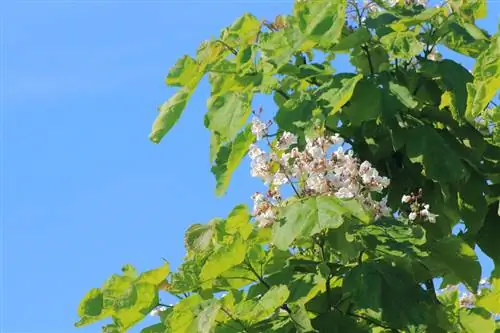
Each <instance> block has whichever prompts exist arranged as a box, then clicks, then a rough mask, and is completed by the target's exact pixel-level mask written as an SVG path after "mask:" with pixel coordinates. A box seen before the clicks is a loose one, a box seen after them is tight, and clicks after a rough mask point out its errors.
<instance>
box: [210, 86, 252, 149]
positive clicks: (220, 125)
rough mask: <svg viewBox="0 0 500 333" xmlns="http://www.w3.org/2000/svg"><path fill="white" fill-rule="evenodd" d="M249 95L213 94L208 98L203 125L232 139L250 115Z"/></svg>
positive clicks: (232, 93) (227, 138)
mask: <svg viewBox="0 0 500 333" xmlns="http://www.w3.org/2000/svg"><path fill="white" fill-rule="evenodd" d="M250 104H251V95H249V94H247V93H234V92H228V93H226V94H224V95H217V96H213V97H211V98H210V99H209V100H208V112H207V114H206V115H205V126H206V127H207V128H209V129H210V130H211V131H213V132H217V133H218V134H219V135H222V137H224V138H225V139H226V140H229V141H231V140H233V139H234V138H235V137H236V135H237V134H238V132H239V131H240V130H241V127H242V126H243V125H244V124H245V122H246V121H247V119H248V116H249V115H250V112H251V111H252V109H251V105H250Z"/></svg>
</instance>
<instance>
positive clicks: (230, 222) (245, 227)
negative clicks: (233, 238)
mask: <svg viewBox="0 0 500 333" xmlns="http://www.w3.org/2000/svg"><path fill="white" fill-rule="evenodd" d="M224 230H225V232H227V233H228V234H231V235H234V234H237V233H239V234H240V235H241V236H242V237H243V239H247V238H248V236H250V233H251V232H252V230H253V226H252V224H250V212H249V211H248V207H247V205H238V206H236V207H234V208H233V210H232V211H231V213H230V214H229V216H228V217H227V220H226V224H225V228H224Z"/></svg>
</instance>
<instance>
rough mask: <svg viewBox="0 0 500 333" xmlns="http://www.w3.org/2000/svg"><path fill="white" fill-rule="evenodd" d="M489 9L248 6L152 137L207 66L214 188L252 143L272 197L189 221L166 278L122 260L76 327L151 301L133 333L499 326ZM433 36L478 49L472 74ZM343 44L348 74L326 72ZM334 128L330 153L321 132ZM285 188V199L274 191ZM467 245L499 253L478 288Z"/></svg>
mask: <svg viewBox="0 0 500 333" xmlns="http://www.w3.org/2000/svg"><path fill="white" fill-rule="evenodd" d="M485 16H486V1H485V0H450V1H448V3H445V4H443V5H441V6H436V7H431V6H426V4H425V3H424V2H423V1H405V0H397V1H393V2H392V3H388V2H384V1H383V0H375V1H374V2H372V3H365V4H359V3H354V2H346V1H345V0H324V1H314V0H310V1H296V3H295V4H294V7H293V11H292V14H290V15H287V16H278V17H276V19H275V20H274V21H272V22H269V21H259V20H258V19H257V18H256V17H254V16H253V15H251V14H244V15H243V16H242V17H240V18H238V19H237V20H236V21H235V22H234V23H233V24H232V25H231V26H229V27H227V28H226V29H224V30H223V31H222V33H221V35H220V37H219V38H214V39H211V40H208V41H206V42H204V43H202V44H201V46H200V47H199V49H198V51H197V53H196V55H195V56H194V57H190V56H187V55H186V56H184V57H182V58H181V59H180V60H179V61H178V62H177V63H176V64H175V66H174V67H173V68H172V69H171V70H170V72H169V73H168V76H167V79H166V83H167V84H168V85H169V86H172V87H178V88H179V89H178V91H177V92H176V93H175V94H174V95H173V96H172V97H171V98H170V99H169V100H168V101H167V102H166V103H165V104H164V105H163V106H161V107H160V109H159V112H160V113H159V115H158V118H157V119H156V121H155V123H154V125H153V130H152V132H151V135H150V139H151V140H152V141H153V142H155V143H158V142H160V140H161V139H162V137H163V136H164V135H165V134H166V133H167V132H168V131H170V130H171V128H172V127H173V125H175V123H176V122H177V121H178V119H179V118H180V117H181V115H182V113H183V111H184V109H185V107H186V105H187V103H188V102H189V99H190V97H191V96H192V94H193V93H194V90H195V88H196V86H197V85H198V83H199V82H200V80H201V79H202V78H203V77H204V76H208V80H209V82H210V85H211V96H210V98H209V100H208V103H207V107H208V111H207V113H206V114H205V117H204V123H205V126H206V127H207V129H209V130H210V132H211V141H210V159H211V162H212V163H213V166H212V172H213V174H214V176H215V180H216V193H217V194H218V195H222V194H224V193H225V191H226V190H227V188H228V186H229V184H230V179H231V176H232V174H233V172H234V170H235V169H236V168H237V167H238V165H239V164H240V162H241V161H242V159H243V158H244V156H245V155H247V153H248V154H249V155H251V156H250V157H251V158H252V174H253V175H254V176H258V177H262V178H263V180H264V182H265V183H266V185H268V186H269V191H268V192H267V193H266V194H265V195H262V194H256V195H254V201H255V207H254V210H253V211H250V210H249V208H247V206H245V205H239V206H237V207H235V208H234V209H233V211H232V212H231V213H230V214H229V215H228V216H227V217H226V218H216V219H213V220H211V221H210V222H209V223H208V224H206V225H202V224H196V225H193V226H191V227H190V228H189V229H188V231H187V232H186V236H185V246H186V250H187V255H186V257H185V258H184V262H183V263H182V264H181V265H180V267H178V269H177V270H176V271H175V272H170V270H169V268H168V265H164V266H162V267H160V268H158V269H156V270H153V271H149V272H145V273H143V274H141V275H138V274H137V273H136V272H135V270H134V269H133V268H132V267H131V266H129V265H127V266H125V267H124V268H123V275H113V276H112V277H111V278H110V279H109V280H108V281H107V282H106V283H105V284H104V285H103V286H102V287H101V288H95V289H92V290H91V291H90V292H89V293H88V294H87V295H86V296H85V297H84V299H83V300H82V301H81V304H80V307H79V309H78V315H79V316H80V321H79V322H78V323H77V324H76V325H77V326H83V325H86V324H90V323H92V322H95V321H98V320H101V319H104V318H108V317H111V318H112V320H113V323H112V324H109V325H107V326H105V327H103V332H125V331H127V330H128V329H129V328H130V327H131V326H133V325H134V324H136V323H137V322H139V321H140V320H141V319H142V318H143V317H144V316H146V315H147V314H148V313H150V312H151V311H153V312H152V313H153V314H157V315H158V316H159V319H160V322H159V323H158V324H155V325H153V326H150V327H148V328H145V329H144V330H143V331H142V332H143V333H162V332H175V333H183V332H186V333H187V332H207V333H208V332H216V333H229V332H283V333H284V332H433V333H434V332H436V333H439V332H481V333H482V332H485V333H486V332H494V331H495V330H497V331H499V330H500V325H499V323H498V322H495V318H496V317H495V314H498V313H500V306H499V304H500V273H499V272H500V246H499V245H498V243H497V240H496V237H498V236H497V235H498V234H499V232H500V216H499V214H500V207H499V198H500V134H499V133H500V132H499V131H500V130H499V128H500V127H499V122H500V112H498V107H497V106H495V104H494V103H493V99H494V98H495V95H497V94H498V90H499V88H500V33H498V32H497V33H496V34H495V35H493V36H490V35H489V34H488V33H486V32H485V31H484V30H482V29H480V28H479V27H478V26H477V25H476V24H475V20H476V19H480V18H483V17H485ZM438 46H439V47H446V48H448V49H451V50H453V51H455V52H458V53H460V54H463V55H466V56H469V57H472V58H474V59H475V61H476V62H475V65H474V68H473V70H472V72H469V71H468V70H467V69H466V68H464V67H463V66H462V65H460V64H459V63H457V62H455V61H453V60H451V59H442V55H440V54H439V53H438V52H437V47H438ZM342 53H347V54H349V57H350V62H351V64H352V65H353V66H354V67H355V69H356V73H337V72H336V71H335V69H334V67H333V64H332V60H334V59H335V57H336V56H337V55H338V54H342ZM257 94H264V95H270V96H272V98H273V100H274V102H275V105H276V113H275V114H274V122H273V124H272V126H271V124H270V123H267V122H264V121H262V120H260V119H259V117H261V116H262V114H261V113H257V112H254V114H255V117H256V118H255V119H254V120H253V122H252V123H249V117H250V115H251V114H252V101H253V98H254V96H256V95H257ZM271 129H275V130H276V133H272V134H271V133H270V130H271ZM325 138H326V139H325ZM329 138H330V139H329ZM331 138H336V139H331ZM340 138H343V139H344V140H345V142H344V143H342V146H341V148H340V149H339V150H337V151H336V152H334V153H331V154H330V153H328V154H329V155H327V151H326V148H324V143H325V142H326V141H324V140H331V142H330V143H329V144H333V145H337V146H339V145H341V143H340V141H335V140H337V139H338V140H340ZM256 140H257V141H256ZM259 140H261V141H259ZM321 140H323V141H321ZM262 141H264V142H265V143H266V144H267V146H268V147H269V148H270V149H271V152H269V153H264V152H263V151H261V150H260V148H257V146H255V143H256V142H262ZM320 142H323V143H320ZM284 143H285V144H284ZM318 149H319V153H318ZM348 151H349V152H348ZM287 154H288V155H287ZM345 156H350V157H349V158H352V160H348V158H347V157H345ZM264 157H265V158H264ZM285 157H286V158H285ZM341 158H344V160H343V161H346V162H345V163H344V162H342V163H344V164H339V163H341V162H340V161H341ZM301 159H303V160H301ZM280 161H285V162H280ZM289 161H292V162H289ZM296 161H299V162H300V161H302V162H303V163H305V164H304V165H306V164H307V167H309V168H313V169H314V168H316V167H318V165H320V164H321V163H326V164H327V166H324V165H323V166H321V165H320V166H319V167H321V168H325V169H321V170H326V171H321V172H318V171H317V170H316V169H314V170H316V171H314V170H313V171H314V172H313V171H308V172H296V171H293V170H295V169H294V168H296V167H297V164H296V163H298V162H296ZM319 161H322V162H321V163H320V164H318V165H316V164H314V163H316V162H318V163H319ZM361 161H365V162H363V163H361ZM302 162H301V163H302ZM281 163H282V164H281ZM313 164H314V165H313ZM300 167H304V166H300ZM300 167H298V168H299V169H300ZM311 170H312V169H311ZM347 171H349V172H350V175H351V176H352V178H350V180H349V182H347V183H346V182H345V180H339V179H337V180H335V181H334V180H333V179H336V178H335V176H336V175H337V176H338V175H342V177H344V176H345V172H347ZM292 173H293V174H292ZM379 173H380V176H379ZM330 175H331V176H332V178H328V181H327V180H325V179H326V177H330ZM314 177H316V178H314ZM318 177H319V178H318ZM387 179H390V184H389V182H388V180H387ZM336 181H338V182H337V183H335V182H336ZM374 182H375V183H377V182H378V183H377V184H378V185H380V186H378V185H377V184H375V183H374ZM278 183H279V184H278ZM284 184H288V185H290V186H291V187H292V188H293V190H294V193H295V195H293V196H291V197H289V198H286V199H282V198H281V195H280V192H279V189H278V187H279V186H281V185H284ZM356 184H357V185H356ZM360 184H361V185H360ZM375 185H377V186H375ZM353 186H354V187H353ZM370 186H371V187H370ZM353 188H355V189H353ZM349 193H350V194H349ZM351 194H352V195H351ZM429 209H431V210H432V212H433V213H431V212H430V211H429ZM459 224H463V225H464V228H463V231H461V232H459V233H456V232H454V230H455V229H454V227H456V226H457V225H459ZM476 246H478V247H479V248H481V249H482V250H483V251H484V252H485V253H486V254H487V255H488V256H489V257H490V258H491V259H493V261H494V262H495V266H496V269H495V271H494V272H493V274H492V276H491V278H489V279H488V280H487V281H483V280H482V279H481V267H480V265H479V262H478V258H477V256H476V253H475V251H474V249H475V247H476ZM436 278H442V288H443V289H442V290H435V288H434V281H435V279H436ZM457 285H459V286H460V288H457V287H456V286H457ZM464 290H466V291H465V292H464ZM160 291H165V292H168V293H170V294H172V295H175V296H176V297H177V298H179V302H178V303H177V304H175V305H164V304H161V303H160V301H159V297H160V294H159V293H160Z"/></svg>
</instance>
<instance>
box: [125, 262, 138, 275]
mask: <svg viewBox="0 0 500 333" xmlns="http://www.w3.org/2000/svg"><path fill="white" fill-rule="evenodd" d="M122 272H123V275H125V276H128V277H131V278H133V279H135V278H137V271H136V270H135V268H134V266H132V265H130V264H127V265H124V266H123V267H122Z"/></svg>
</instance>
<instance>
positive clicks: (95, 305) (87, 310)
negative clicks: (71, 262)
mask: <svg viewBox="0 0 500 333" xmlns="http://www.w3.org/2000/svg"><path fill="white" fill-rule="evenodd" d="M102 310H103V295H102V292H101V290H100V289H99V288H93V289H91V290H90V291H89V292H88V293H87V294H86V295H85V297H83V299H82V300H81V302H80V306H79V307H78V316H80V317H84V316H92V317H97V316H99V315H100V314H101V312H102Z"/></svg>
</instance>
